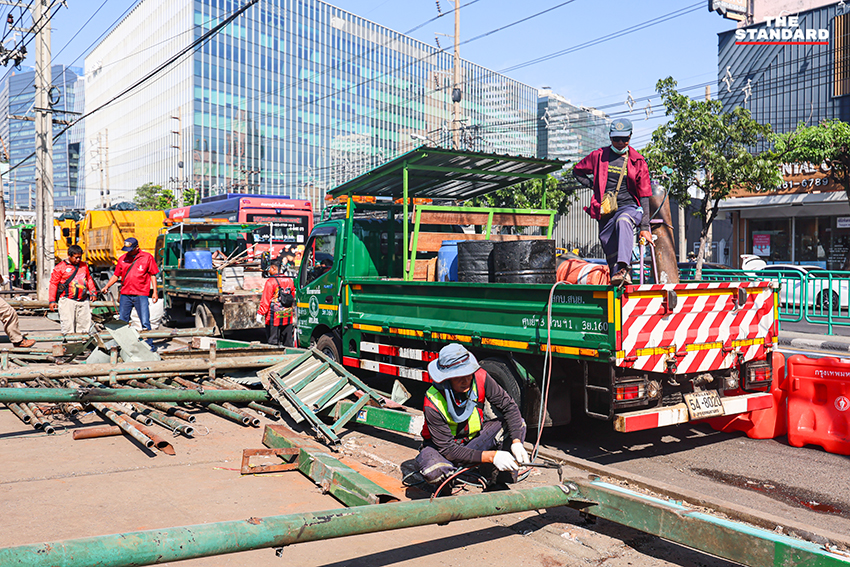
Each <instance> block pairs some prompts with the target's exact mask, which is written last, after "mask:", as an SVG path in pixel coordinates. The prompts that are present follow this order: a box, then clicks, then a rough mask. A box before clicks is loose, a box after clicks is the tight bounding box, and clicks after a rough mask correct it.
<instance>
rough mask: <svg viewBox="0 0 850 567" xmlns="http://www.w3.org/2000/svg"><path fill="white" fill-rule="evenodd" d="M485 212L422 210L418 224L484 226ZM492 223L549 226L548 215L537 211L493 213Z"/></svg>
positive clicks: (498, 224)
mask: <svg viewBox="0 0 850 567" xmlns="http://www.w3.org/2000/svg"><path fill="white" fill-rule="evenodd" d="M488 216H489V215H488V214H487V213H472V212H463V211H458V212H451V211H422V213H421V217H420V219H419V224H420V225H428V224H441V225H467V224H474V225H479V226H484V225H486V224H487V217H488ZM493 224H494V225H497V226H545V227H548V226H549V215H548V214H539V213H493Z"/></svg>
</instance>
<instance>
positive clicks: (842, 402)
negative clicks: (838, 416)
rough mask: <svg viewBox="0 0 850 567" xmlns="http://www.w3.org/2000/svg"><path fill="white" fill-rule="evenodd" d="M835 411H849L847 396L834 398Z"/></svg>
mask: <svg viewBox="0 0 850 567" xmlns="http://www.w3.org/2000/svg"><path fill="white" fill-rule="evenodd" d="M835 409H837V410H838V411H847V410H848V409H850V400H848V399H847V396H838V397H837V398H835Z"/></svg>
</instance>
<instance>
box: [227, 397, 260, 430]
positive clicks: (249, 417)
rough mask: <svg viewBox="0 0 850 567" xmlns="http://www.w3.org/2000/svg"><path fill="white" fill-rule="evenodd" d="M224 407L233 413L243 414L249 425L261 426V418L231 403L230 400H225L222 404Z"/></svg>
mask: <svg viewBox="0 0 850 567" xmlns="http://www.w3.org/2000/svg"><path fill="white" fill-rule="evenodd" d="M221 406H222V407H223V408H224V409H227V410H230V411H232V412H233V413H236V414H239V415H241V416H242V417H243V418H245V419H247V420H248V425H250V426H251V427H259V426H260V418H258V417H255V416H253V415H251V414H250V413H248V412H246V411H244V410H243V409H241V408H238V407H236V406H234V405H233V404H231V403H230V402H224V403H223V404H221Z"/></svg>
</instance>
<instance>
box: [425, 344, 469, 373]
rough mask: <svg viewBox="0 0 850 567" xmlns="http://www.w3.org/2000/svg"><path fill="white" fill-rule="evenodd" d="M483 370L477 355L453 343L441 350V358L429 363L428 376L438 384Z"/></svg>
mask: <svg viewBox="0 0 850 567" xmlns="http://www.w3.org/2000/svg"><path fill="white" fill-rule="evenodd" d="M479 368H481V367H480V366H478V360H476V358H475V355H473V354H472V353H471V352H469V351H468V350H466V348H465V347H464V346H463V345H459V344H457V343H452V344H450V345H446V346H444V347H443V348H441V349H440V356H439V357H438V358H437V359H436V360H432V361H431V362H429V363H428V375H429V376H430V377H431V380H432V381H433V382H436V383H440V382H443V381H444V380H448V379H450V378H457V377H459V376H468V375H469V374H475V371H476V370H478V369H479Z"/></svg>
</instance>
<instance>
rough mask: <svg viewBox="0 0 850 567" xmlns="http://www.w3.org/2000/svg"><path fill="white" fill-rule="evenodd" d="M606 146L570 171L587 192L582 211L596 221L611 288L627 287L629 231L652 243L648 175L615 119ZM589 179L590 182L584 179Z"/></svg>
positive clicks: (628, 131) (626, 125) (627, 126)
mask: <svg viewBox="0 0 850 567" xmlns="http://www.w3.org/2000/svg"><path fill="white" fill-rule="evenodd" d="M608 135H609V137H610V139H611V145H610V146H606V147H604V148H599V149H598V150H594V151H593V152H591V153H590V155H588V156H587V157H585V158H584V159H583V160H581V161H580V162H578V163H577V164H576V166H575V168H573V176H574V177H575V178H576V181H578V182H579V183H581V184H582V185H584V186H585V187H588V188H591V189H593V196H592V197H591V199H590V206H589V207H585V208H584V210H585V212H586V213H587V214H589V215H590V216H591V218H594V219H596V220H597V221H599V240H600V242H601V243H602V250H603V252H605V259H606V260H607V261H608V268H609V270H610V272H611V284H612V285H622V284H630V283H632V282H631V276H630V275H629V271H630V265H631V259H632V249H633V248H634V234H635V227H637V226H638V225H640V236H641V238H644V239H646V240H647V241H651V240H652V234H651V233H650V232H649V197H650V195H652V188H651V187H650V184H649V169H648V168H647V166H646V160H645V159H644V157H643V156H642V155H640V153H638V151H637V150H635V149H634V148H632V147H631V146H629V142H630V141H631V138H632V123H631V121H630V120H627V119H625V118H618V119H616V120H614V121H613V122H612V123H611V127H610V129H609V134H608ZM591 175H592V176H593V179H591V178H590V176H591Z"/></svg>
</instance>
